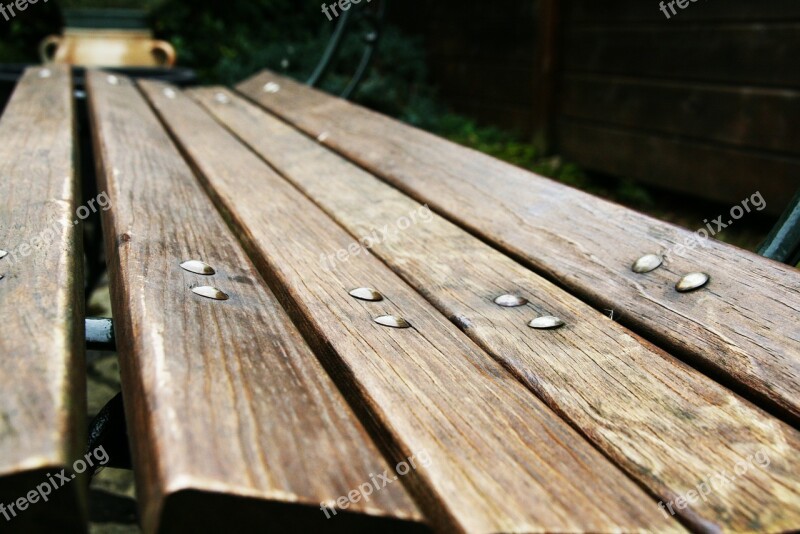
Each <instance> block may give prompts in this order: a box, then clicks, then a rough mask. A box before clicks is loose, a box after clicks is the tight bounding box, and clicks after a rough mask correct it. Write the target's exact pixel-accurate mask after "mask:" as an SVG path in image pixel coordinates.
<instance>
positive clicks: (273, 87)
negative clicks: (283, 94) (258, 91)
mask: <svg viewBox="0 0 800 534" xmlns="http://www.w3.org/2000/svg"><path fill="white" fill-rule="evenodd" d="M280 90H281V86H280V85H279V84H277V83H275V82H269V83H265V84H264V92H265V93H277V92H278V91H280Z"/></svg>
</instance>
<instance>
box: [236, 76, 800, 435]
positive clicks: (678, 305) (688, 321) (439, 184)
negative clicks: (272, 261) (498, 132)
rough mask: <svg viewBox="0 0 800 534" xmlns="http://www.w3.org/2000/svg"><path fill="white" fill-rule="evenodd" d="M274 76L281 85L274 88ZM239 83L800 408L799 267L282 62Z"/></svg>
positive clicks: (568, 282) (776, 399) (586, 292)
mask: <svg viewBox="0 0 800 534" xmlns="http://www.w3.org/2000/svg"><path fill="white" fill-rule="evenodd" d="M267 83H277V84H278V85H279V86H280V90H278V91H277V92H266V91H264V90H263V88H264V86H265V84H267ZM239 87H240V89H241V90H242V91H243V92H244V93H245V94H247V95H249V96H250V97H251V98H254V99H256V100H257V101H258V102H259V103H260V104H261V105H263V106H264V107H266V108H267V109H269V110H270V111H272V112H273V113H275V114H277V115H278V116H280V117H281V118H283V119H284V120H286V121H288V122H290V123H292V124H294V125H295V126H297V127H298V128H299V129H301V130H303V131H305V132H306V133H308V134H309V135H311V136H312V137H315V138H316V137H317V136H320V135H323V136H324V139H325V141H324V142H325V144H326V146H329V147H331V148H333V149H334V150H336V151H338V152H340V153H342V154H344V155H345V156H346V157H348V158H349V159H351V160H353V161H355V162H356V163H358V164H359V165H360V166H362V167H364V168H367V169H369V170H370V171H372V172H373V173H374V174H376V175H378V176H379V177H381V178H382V179H384V180H386V181H387V182H389V183H390V184H392V185H393V186H395V187H397V188H398V189H400V190H402V191H404V192H406V193H407V194H409V195H410V196H412V197H413V198H415V199H417V200H419V201H422V202H426V203H428V204H429V205H430V206H431V207H432V208H433V209H434V210H435V211H437V212H439V213H441V214H443V215H445V216H446V217H448V218H450V219H451V220H454V221H456V222H457V223H458V224H459V225H460V226H462V227H464V228H467V229H469V230H470V231H471V232H472V233H474V234H476V235H478V236H479V237H481V238H482V239H484V240H486V241H489V242H491V243H493V244H494V246H496V247H499V248H501V249H502V250H504V251H506V252H508V253H509V254H511V255H512V256H513V257H516V258H518V259H520V260H521V261H523V262H524V263H525V264H526V265H529V266H532V267H534V268H535V269H536V270H538V271H539V272H541V273H544V274H546V275H547V276H548V277H550V278H551V279H555V280H558V282H559V283H560V284H561V285H562V286H564V287H567V288H569V289H570V290H572V291H573V292H575V293H577V294H579V295H580V296H581V297H582V298H584V299H588V300H589V301H590V302H591V303H593V304H595V305H596V307H598V308H604V309H606V308H607V309H614V310H616V312H617V316H618V317H621V321H622V322H623V323H624V324H626V325H629V326H632V327H633V328H634V329H636V330H638V332H639V333H641V334H644V335H645V336H647V337H650V338H652V339H655V340H658V342H659V343H660V344H662V345H663V346H665V347H666V348H668V349H672V350H673V351H675V353H676V354H677V355H680V356H683V357H684V358H686V359H688V360H689V361H691V362H692V363H694V364H696V365H701V366H703V367H704V368H705V369H707V370H708V371H709V372H712V373H714V374H715V375H717V376H718V377H720V378H723V379H725V380H726V381H727V382H729V383H730V384H731V385H733V386H735V387H736V388H737V389H738V390H740V391H742V392H745V393H747V394H748V395H752V396H754V397H757V398H758V400H759V401H760V402H762V403H765V404H767V405H769V406H771V407H773V408H775V409H776V410H777V411H779V412H780V413H781V415H784V416H786V417H787V418H788V419H791V420H792V421H794V422H797V421H800V349H799V347H800V332H798V329H797V313H798V311H800V283H798V282H800V275H798V273H797V271H795V270H794V269H791V268H790V267H787V266H785V265H781V264H778V263H776V262H772V261H768V260H765V259H763V258H759V257H757V256H755V255H753V254H750V253H747V252H744V251H742V250H739V249H737V248H735V247H731V246H729V245H726V244H724V243H719V242H716V241H714V240H708V241H703V243H702V244H703V247H701V246H695V248H693V249H690V248H686V247H684V248H682V249H680V248H675V247H677V246H678V245H683V244H684V243H685V242H686V240H687V239H690V238H692V237H693V236H692V234H690V233H689V232H688V231H685V230H682V229H680V228H677V227H675V226H673V225H670V224H667V223H663V222H661V221H657V220H655V219H652V218H650V217H647V216H644V215H641V214H638V213H636V212H634V211H632V210H628V209H626V208H623V207H620V206H617V205H615V204H612V203H610V202H606V201H603V200H600V199H597V198H595V197H593V196H591V195H588V194H586V193H583V192H580V191H577V190H574V189H572V188H569V187H566V186H563V185H561V184H557V183H555V182H553V181H551V180H548V179H544V178H542V177H540V176H537V175H534V174H532V173H529V172H527V171H524V170H522V169H519V168H516V167H514V166H512V165H508V164H506V163H503V162H501V161H498V160H495V159H493V158H491V157H488V156H486V155H483V154H480V153H478V152H475V151H472V150H469V149H466V148H463V147H459V146H457V145H455V144H453V143H450V142H448V141H445V140H443V139H441V138H438V137H436V136H433V135H430V134H427V133H425V132H422V131H420V130H417V129H414V128H411V127H408V126H404V125H401V124H399V123H397V122H396V121H393V120H391V119H389V118H386V117H383V116H381V115H379V114H377V113H373V112H370V111H368V110H365V109H363V108H360V107H358V106H355V105H353V104H350V103H348V102H345V101H343V100H340V99H335V98H332V97H330V96H328V95H325V94H323V93H321V92H318V91H315V90H313V89H310V88H307V87H305V86H302V85H300V84H297V83H296V82H293V81H291V80H288V79H286V78H283V77H280V76H278V75H275V74H274V73H270V72H263V73H261V74H259V75H256V76H254V77H253V78H251V79H250V80H248V81H246V82H244V83H243V84H241V85H240V86H239ZM270 88H274V86H270ZM781 200H782V199H771V200H770V202H773V203H775V202H777V203H780V202H781ZM725 215H727V214H725ZM715 217H716V214H709V219H708V220H709V221H711V220H712V219H714V218H715ZM699 224H700V223H698V225H699ZM712 227H713V226H712ZM692 242H693V241H690V243H692ZM648 253H658V254H663V255H664V256H665V264H664V266H662V267H661V268H659V269H657V270H656V271H653V272H651V273H649V274H647V275H645V276H643V275H638V274H635V273H633V272H631V269H630V265H631V264H632V263H633V261H635V260H636V259H637V258H639V257H640V256H642V255H644V254H648ZM697 270H703V271H706V272H709V273H710V275H711V283H710V285H709V286H708V287H707V288H705V289H703V290H700V291H699V292H695V293H689V294H680V293H677V292H676V291H675V289H674V285H675V283H676V282H677V280H678V279H679V278H680V277H681V276H683V275H684V274H686V273H688V272H693V271H697Z"/></svg>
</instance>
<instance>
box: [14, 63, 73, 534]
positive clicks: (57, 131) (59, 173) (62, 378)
mask: <svg viewBox="0 0 800 534" xmlns="http://www.w3.org/2000/svg"><path fill="white" fill-rule="evenodd" d="M48 73H49V74H48ZM74 120H75V117H74V110H73V105H72V98H71V78H70V73H69V70H68V68H65V67H56V68H51V69H48V70H42V69H29V70H27V71H26V72H25V74H24V76H23V77H22V79H21V80H20V82H19V84H18V86H17V88H16V90H15V92H14V95H13V96H12V99H11V101H10V102H9V104H8V107H7V108H6V110H5V112H4V114H3V116H2V119H0V176H1V177H2V178H0V249H2V250H4V251H7V252H9V255H8V256H6V257H5V258H3V259H0V276H2V279H0V323H2V325H3V327H2V328H3V332H2V335H0V359H2V365H3V370H2V372H0V503H2V504H4V505H6V506H8V505H9V504H13V503H15V501H16V500H17V499H19V498H22V497H26V495H27V494H28V492H29V491H31V490H34V489H35V488H36V486H37V485H40V484H43V483H47V481H48V479H47V476H46V475H47V473H56V472H60V471H61V469H66V470H67V476H70V475H69V474H70V473H72V463H73V462H74V461H75V460H76V459H78V458H80V457H81V456H82V455H83V452H84V449H85V447H86V432H85V428H86V420H85V418H86V392H85V387H86V368H85V367H86V364H85V360H84V351H83V267H82V265H83V253H82V241H81V236H80V226H77V225H76V224H73V219H75V218H76V217H75V210H76V208H77V207H78V206H77V203H78V199H79V190H78V179H77V174H76V169H75V163H74V152H75V146H74V143H75V141H74V139H75V137H74V135H73V133H74V132H73V129H74ZM84 482H85V481H84V480H82V477H81V479H80V480H76V481H73V482H72V483H70V484H68V485H66V486H65V487H61V488H59V489H58V491H53V495H52V498H51V499H50V500H49V501H48V502H46V503H45V502H43V501H42V500H41V499H40V500H39V501H38V502H36V503H34V504H30V505H29V507H28V508H27V509H26V510H24V511H19V510H17V511H16V512H15V511H11V512H9V511H8V510H6V511H4V512H3V514H4V515H0V531H3V532H9V531H10V532H32V531H45V530H50V529H53V530H58V531H60V532H82V531H85V529H86V509H85V508H86V503H85V500H86V498H85V487H84ZM51 491H52V490H51ZM15 510H16V509H15ZM5 514H7V515H5ZM14 515H16V517H14ZM8 519H10V521H8Z"/></svg>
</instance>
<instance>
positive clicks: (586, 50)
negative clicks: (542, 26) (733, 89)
mask: <svg viewBox="0 0 800 534" xmlns="http://www.w3.org/2000/svg"><path fill="white" fill-rule="evenodd" d="M686 11H687V12H688V11H690V9H687V10H686ZM799 50H800V23H797V22H791V23H785V24H772V25H764V24H759V23H747V24H728V25H719V26H713V27H709V26H708V25H704V24H696V25H690V26H683V25H681V26H674V25H671V24H670V21H667V20H666V19H665V20H664V22H663V23H661V24H658V25H637V26H623V27H613V28H607V27H587V28H584V27H580V28H570V29H568V30H567V31H566V32H565V35H564V57H563V59H562V65H561V66H562V68H563V69H564V71H566V72H568V73H576V72H581V73H595V74H618V75H626V76H638V77H655V78H661V79H663V78H669V79H672V80H675V79H681V80H683V81H699V82H716V83H726V84H737V83H741V84H746V85H752V86H769V87H793V88H798V87H800V69H798V68H797V53H798V51H799Z"/></svg>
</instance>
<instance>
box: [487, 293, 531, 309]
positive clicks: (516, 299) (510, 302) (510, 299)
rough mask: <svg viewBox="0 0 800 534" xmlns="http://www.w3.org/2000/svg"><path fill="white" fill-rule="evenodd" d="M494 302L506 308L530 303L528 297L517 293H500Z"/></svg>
mask: <svg viewBox="0 0 800 534" xmlns="http://www.w3.org/2000/svg"><path fill="white" fill-rule="evenodd" d="M494 303H495V304H497V305H498V306H502V307H504V308H516V307H518V306H525V305H526V304H527V303H528V299H525V298H522V297H520V296H517V295H500V296H499V297H497V298H496V299H494Z"/></svg>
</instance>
